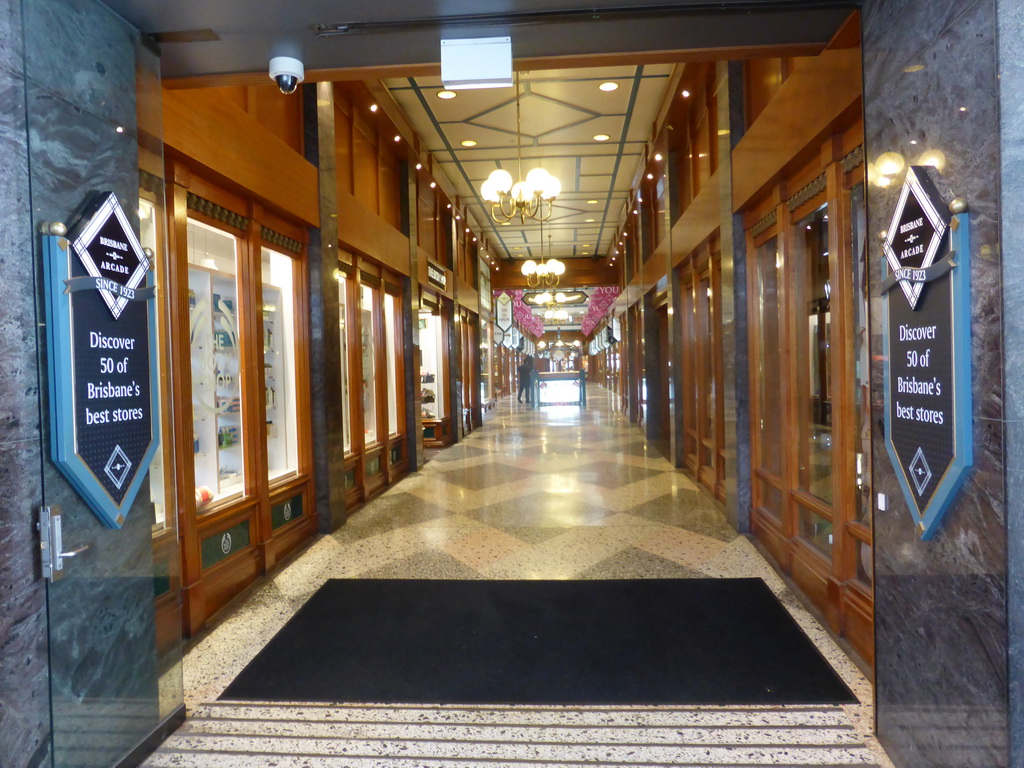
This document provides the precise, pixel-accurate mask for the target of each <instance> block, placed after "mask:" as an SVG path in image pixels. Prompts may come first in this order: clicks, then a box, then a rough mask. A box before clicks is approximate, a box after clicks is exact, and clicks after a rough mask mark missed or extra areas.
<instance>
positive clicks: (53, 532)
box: [36, 506, 89, 581]
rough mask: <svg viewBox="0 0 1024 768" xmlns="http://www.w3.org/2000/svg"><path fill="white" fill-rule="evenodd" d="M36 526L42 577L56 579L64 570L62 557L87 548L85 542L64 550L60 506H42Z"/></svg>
mask: <svg viewBox="0 0 1024 768" xmlns="http://www.w3.org/2000/svg"><path fill="white" fill-rule="evenodd" d="M36 527H37V528H38V529H39V546H40V549H41V555H42V556H41V558H40V560H41V562H42V566H43V578H45V579H47V580H48V581H56V580H57V579H59V578H60V577H61V575H62V574H63V572H64V558H65V557H76V556H77V555H80V554H82V553H83V552H85V550H87V549H88V548H89V545H88V544H85V545H83V546H81V547H78V548H77V549H72V550H71V551H70V552H64V551H63V550H64V540H63V539H64V537H63V530H62V526H61V515H60V507H57V506H51V507H43V508H42V509H40V510H39V522H38V523H37V525H36Z"/></svg>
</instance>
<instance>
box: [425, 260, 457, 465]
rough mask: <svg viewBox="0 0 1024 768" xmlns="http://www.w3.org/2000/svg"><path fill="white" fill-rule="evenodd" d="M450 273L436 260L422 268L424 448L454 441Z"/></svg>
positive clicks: (426, 263)
mask: <svg viewBox="0 0 1024 768" xmlns="http://www.w3.org/2000/svg"><path fill="white" fill-rule="evenodd" d="M451 284H452V273H451V270H449V269H446V268H445V267H443V266H441V265H440V264H438V263H437V262H435V261H432V260H431V261H425V262H424V263H423V267H422V269H421V283H420V313H419V317H418V318H417V322H418V324H419V336H420V372H419V387H420V416H421V417H422V419H423V445H424V446H425V447H427V448H444V447H445V446H448V445H451V444H452V443H453V442H454V440H455V435H454V431H453V423H452V403H453V401H455V398H454V397H453V396H452V395H453V392H452V385H453V382H454V379H455V377H454V376H453V371H452V370H451V355H450V352H451V343H452V342H451V333H452V325H453V318H454V311H455V310H454V304H453V302H452V299H451V295H450V290H451Z"/></svg>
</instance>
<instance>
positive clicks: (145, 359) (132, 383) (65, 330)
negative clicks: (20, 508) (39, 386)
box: [43, 193, 158, 528]
mask: <svg viewBox="0 0 1024 768" xmlns="http://www.w3.org/2000/svg"><path fill="white" fill-rule="evenodd" d="M43 260H44V268H45V273H46V280H45V284H46V325H47V332H48V336H47V338H48V358H49V365H50V376H49V380H50V430H51V441H50V442H51V455H52V458H53V461H54V463H55V464H56V465H57V467H58V468H59V469H60V471H61V472H62V473H63V474H64V475H65V477H67V479H68V480H69V481H70V483H71V484H72V485H73V486H74V487H75V489H76V490H77V491H78V493H79V494H81V496H82V497H83V498H84V499H85V500H86V502H87V503H88V504H89V506H90V508H91V509H92V510H93V511H94V512H95V513H96V515H97V516H98V517H99V518H100V519H101V520H102V521H103V522H104V523H105V524H106V525H108V526H110V527H111V528H120V527H121V526H122V525H124V521H125V516H126V514H127V512H128V510H129V509H130V508H131V505H132V502H133V501H134V500H135V497H136V495H137V494H138V492H139V488H140V487H141V485H142V481H143V479H144V478H145V476H146V472H147V471H148V469H149V465H150V463H151V462H152V460H153V455H154V453H155V452H156V448H157V443H158V434H157V430H158V427H157V420H155V419H154V418H153V414H154V413H156V410H157V394H158V393H157V384H156V381H155V379H154V376H155V372H156V370H157V366H156V344H155V343H154V342H153V340H154V339H155V338H156V333H155V328H156V314H155V312H153V311H152V310H151V308H150V302H149V299H151V298H152V297H153V291H154V289H153V286H152V285H146V283H147V278H148V275H149V268H150V260H149V258H148V256H147V255H146V253H145V251H143V249H142V246H141V245H140V244H139V239H138V237H136V235H135V232H134V231H133V230H132V227H131V225H130V224H129V222H128V218H127V217H126V216H125V214H124V211H123V209H122V208H121V206H120V204H119V203H118V201H117V198H116V197H115V196H114V194H113V193H103V194H101V195H97V196H96V197H95V199H94V200H93V201H91V203H90V205H89V206H88V207H87V209H86V211H85V213H84V214H83V215H82V217H81V218H80V220H79V221H78V222H77V223H76V224H75V225H74V226H73V227H72V229H71V233H70V234H69V236H68V237H66V238H65V237H57V236H51V235H46V236H44V237H43Z"/></svg>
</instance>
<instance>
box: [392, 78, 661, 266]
mask: <svg viewBox="0 0 1024 768" xmlns="http://www.w3.org/2000/svg"><path fill="white" fill-rule="evenodd" d="M671 72H672V65H668V64H662V65H653V66H651V65H649V66H628V67H622V66H619V67H603V68H590V69H563V70H544V71H535V72H521V73H519V76H520V94H521V95H520V112H521V124H522V134H521V144H522V148H521V151H522V175H523V176H525V175H526V173H527V172H528V171H529V170H530V169H532V168H534V167H536V166H541V167H543V168H544V169H545V170H547V171H549V172H550V173H553V174H554V175H555V176H557V177H558V178H559V180H560V181H561V182H562V192H561V194H560V195H559V196H558V198H557V200H556V201H555V205H554V210H553V212H552V215H551V218H550V219H549V220H548V221H546V222H544V224H543V235H542V232H541V225H540V224H538V223H537V222H536V221H534V220H531V219H527V222H526V224H525V225H523V224H522V223H520V222H519V220H518V219H515V220H513V221H512V222H511V223H510V224H508V225H499V224H497V223H495V222H494V221H493V220H492V218H491V216H490V213H489V210H490V208H489V206H485V204H484V203H483V201H482V198H481V196H480V185H481V184H482V183H483V182H484V180H485V179H486V178H487V176H488V174H489V173H490V172H491V171H493V170H494V169H496V168H504V169H506V170H508V171H509V172H510V173H511V174H512V176H513V178H519V170H518V165H519V163H518V161H517V153H518V151H519V150H518V148H517V134H516V89H515V88H497V89H483V90H463V91H458V92H457V94H458V95H457V96H456V98H454V99H450V100H444V99H441V98H438V96H437V94H438V92H439V91H442V90H444V89H443V86H442V85H441V81H440V78H437V77H419V78H407V79H395V80H386V81H385V85H387V87H388V88H389V90H390V91H391V93H392V95H393V96H394V98H395V100H396V102H397V103H398V105H399V106H400V107H401V108H402V110H403V111H404V112H405V114H406V115H407V116H408V118H409V120H410V122H411V123H412V125H413V127H414V128H415V129H416V131H417V133H419V135H420V137H421V138H422V140H423V142H424V143H425V145H426V147H427V148H428V149H429V150H430V152H431V153H432V155H433V158H434V162H435V163H436V167H438V168H439V169H440V170H441V171H442V172H443V173H444V174H445V176H447V178H448V179H449V181H450V182H451V183H452V185H453V186H454V188H455V190H456V193H457V194H458V195H459V196H460V197H461V199H462V201H463V202H464V203H465V204H467V205H468V206H469V207H470V209H471V215H472V217H473V218H474V219H475V220H476V222H477V223H478V224H479V225H480V226H481V227H482V228H484V233H485V236H487V239H488V240H490V242H491V243H493V244H494V245H495V252H493V253H492V254H491V255H492V256H495V257H498V258H518V259H523V260H525V259H527V258H533V259H538V258H540V257H541V252H540V247H539V246H540V244H541V243H542V242H543V243H544V251H545V253H544V255H545V256H546V255H547V252H548V245H549V244H550V251H551V255H552V256H554V257H555V258H559V259H566V258H573V257H590V258H593V257H595V256H601V255H604V254H606V253H607V252H608V250H609V247H610V245H611V241H612V238H613V237H614V236H615V234H616V231H617V227H618V224H619V222H620V220H621V219H622V217H623V214H624V208H625V205H626V202H627V196H628V194H629V187H630V182H631V181H632V179H633V177H634V174H635V172H636V170H637V167H638V166H639V164H640V163H641V162H642V159H643V150H644V146H645V144H646V142H647V140H648V139H649V138H650V126H651V125H652V123H653V122H654V119H655V116H656V113H657V110H658V107H659V106H660V104H661V102H662V99H663V98H664V97H665V90H666V88H667V87H668V84H669V80H670V75H671ZM607 82H612V83H615V84H617V85H618V88H617V89H616V90H613V91H602V90H601V89H599V88H598V86H599V85H600V84H601V83H607ZM600 134H604V135H607V136H609V139H608V140H607V141H603V142H599V141H596V140H595V139H594V136H596V135H600ZM465 140H472V141H476V142H477V144H476V146H474V147H465V146H462V143H461V142H463V141H465ZM589 201H596V202H589ZM570 282H571V280H570Z"/></svg>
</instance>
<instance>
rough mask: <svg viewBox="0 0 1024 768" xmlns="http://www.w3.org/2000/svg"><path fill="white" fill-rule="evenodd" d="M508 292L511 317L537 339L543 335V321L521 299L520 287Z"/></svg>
mask: <svg viewBox="0 0 1024 768" xmlns="http://www.w3.org/2000/svg"><path fill="white" fill-rule="evenodd" d="M508 293H509V295H510V296H511V297H512V319H513V320H515V321H516V322H517V323H519V325H520V327H522V329H523V330H524V331H526V332H527V333H529V334H530V335H531V336H534V337H536V338H538V339H539V338H540V337H541V336H543V335H544V321H543V320H541V319H540V318H539V317H537V316H536V315H535V314H533V310H532V309H530V307H528V306H527V305H526V302H524V301H523V291H522V290H521V289H519V290H514V291H509V292H508Z"/></svg>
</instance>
